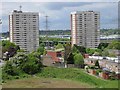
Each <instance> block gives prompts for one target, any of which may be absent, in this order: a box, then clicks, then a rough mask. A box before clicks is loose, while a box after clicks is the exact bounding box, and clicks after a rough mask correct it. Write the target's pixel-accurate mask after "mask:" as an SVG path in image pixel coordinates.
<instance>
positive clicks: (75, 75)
mask: <svg viewBox="0 0 120 90" xmlns="http://www.w3.org/2000/svg"><path fill="white" fill-rule="evenodd" d="M37 76H39V77H45V78H59V79H68V80H73V81H78V82H81V83H86V84H89V85H91V86H92V87H96V88H118V80H104V79H101V78H96V77H94V76H91V75H88V74H87V73H85V72H84V71H83V70H81V69H77V68H53V67H46V68H44V70H43V71H42V73H39V74H37Z"/></svg>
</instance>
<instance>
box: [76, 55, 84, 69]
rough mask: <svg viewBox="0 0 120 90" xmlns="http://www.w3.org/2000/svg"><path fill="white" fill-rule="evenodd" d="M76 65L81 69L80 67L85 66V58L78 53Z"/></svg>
mask: <svg viewBox="0 0 120 90" xmlns="http://www.w3.org/2000/svg"><path fill="white" fill-rule="evenodd" d="M74 64H75V66H77V67H79V66H80V67H83V65H84V59H83V56H82V55H81V54H80V53H76V54H75V55H74Z"/></svg>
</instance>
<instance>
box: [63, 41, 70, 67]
mask: <svg viewBox="0 0 120 90" xmlns="http://www.w3.org/2000/svg"><path fill="white" fill-rule="evenodd" d="M64 49H65V52H64V62H65V68H67V59H68V57H69V55H70V53H71V45H70V44H69V43H67V44H66V45H64Z"/></svg>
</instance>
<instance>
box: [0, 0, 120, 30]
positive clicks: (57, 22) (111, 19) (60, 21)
mask: <svg viewBox="0 0 120 90" xmlns="http://www.w3.org/2000/svg"><path fill="white" fill-rule="evenodd" d="M16 1H18V2H15V0H11V2H8V0H4V2H2V3H0V4H2V6H1V5H0V18H2V31H1V30H0V32H7V31H8V30H9V26H8V25H9V24H8V23H9V21H8V15H9V14H11V13H12V11H13V10H19V6H20V5H22V11H23V12H27V11H29V12H39V26H40V29H45V16H46V15H48V16H49V17H48V26H49V27H48V28H49V29H52V30H55V29H59V30H61V29H70V13H71V12H73V11H88V10H93V11H98V12H100V28H117V27H118V23H117V21H118V3H117V2H110V0H106V2H104V1H105V0H104V1H103V2H100V1H102V0H96V2H90V0H89V2H78V0H76V1H77V2H72V1H73V0H71V2H59V0H56V1H58V2H55V1H54V0H53V2H47V0H45V1H46V2H39V1H38V0H34V2H33V0H29V2H28V1H26V0H24V1H26V2H19V1H22V0H16ZM66 1H67V0H66ZM85 1H88V0H85ZM92 1H95V0H92ZM97 1H98V2H97ZM116 1H117V0H116Z"/></svg>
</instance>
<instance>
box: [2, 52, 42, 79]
mask: <svg viewBox="0 0 120 90" xmlns="http://www.w3.org/2000/svg"><path fill="white" fill-rule="evenodd" d="M40 55H41V54H40V53H38V52H32V53H30V54H28V55H27V54H24V53H18V54H16V55H15V56H14V57H12V58H11V59H10V61H7V63H6V64H5V66H4V67H3V72H4V74H3V77H4V79H7V78H5V77H9V76H20V74H21V73H22V74H24V73H26V74H30V75H32V74H35V73H38V72H40V71H41V68H42V63H41V58H40Z"/></svg>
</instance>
